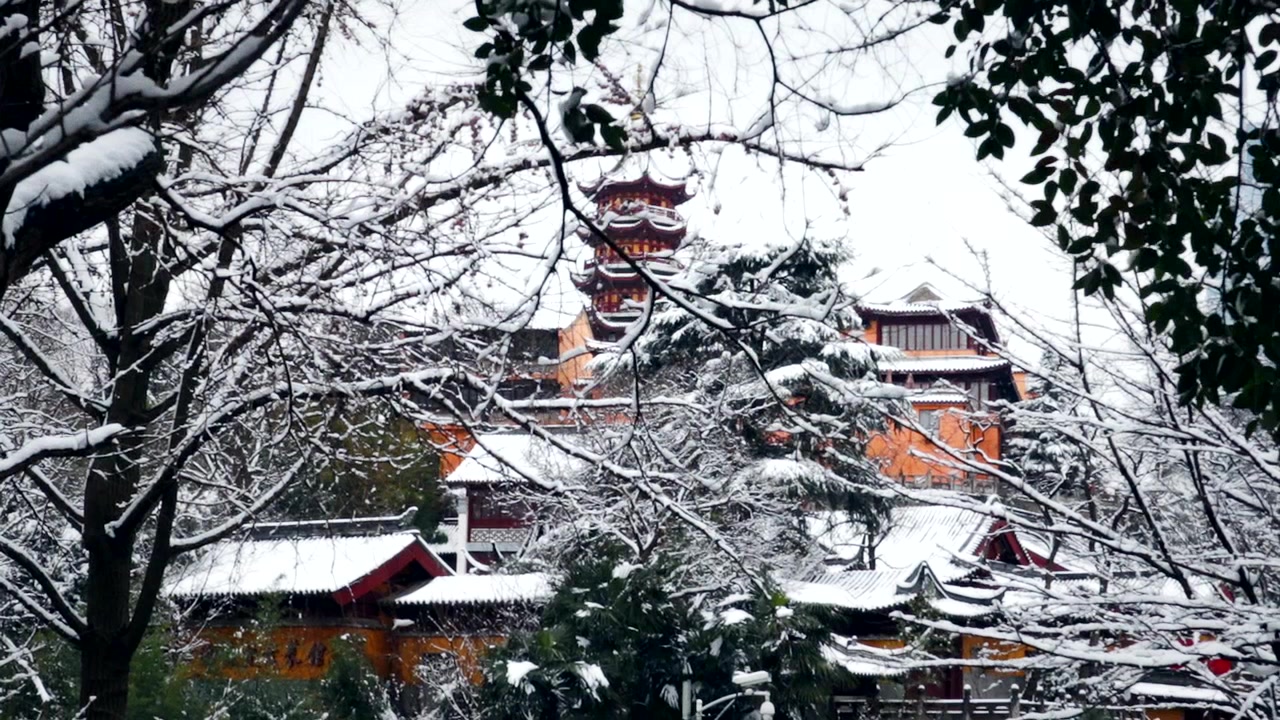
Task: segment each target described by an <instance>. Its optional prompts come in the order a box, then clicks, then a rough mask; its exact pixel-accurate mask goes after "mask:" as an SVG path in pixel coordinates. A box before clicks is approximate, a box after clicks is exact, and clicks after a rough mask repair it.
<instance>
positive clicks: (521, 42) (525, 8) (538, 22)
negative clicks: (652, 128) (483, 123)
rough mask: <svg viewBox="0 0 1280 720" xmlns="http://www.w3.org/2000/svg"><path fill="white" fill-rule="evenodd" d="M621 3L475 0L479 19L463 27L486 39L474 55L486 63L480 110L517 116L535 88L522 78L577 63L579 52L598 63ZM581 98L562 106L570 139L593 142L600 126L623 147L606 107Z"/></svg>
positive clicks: (575, 94) (609, 140)
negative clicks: (490, 0) (556, 66)
mask: <svg viewBox="0 0 1280 720" xmlns="http://www.w3.org/2000/svg"><path fill="white" fill-rule="evenodd" d="M622 5H623V4H622V0H569V2H568V3H565V4H561V3H556V4H547V3H544V2H538V0H516V2H485V0H476V16H475V17H473V18H470V19H468V20H467V21H466V22H464V23H463V27H465V28H467V29H468V30H472V31H474V32H480V33H486V34H487V38H488V39H487V40H486V42H484V43H483V44H481V45H480V47H478V48H477V49H476V52H475V55H476V57H478V58H481V59H483V60H487V61H488V66H487V69H486V79H485V84H484V88H483V89H482V90H481V93H480V104H481V106H482V107H484V109H486V110H488V111H489V112H491V113H493V114H494V115H497V116H498V117H501V118H510V117H513V116H514V115H515V113H516V108H517V107H518V105H519V103H520V100H521V97H522V96H523V97H527V96H528V93H530V92H531V91H532V90H533V86H532V85H530V84H529V82H528V81H527V80H525V79H524V74H526V73H535V72H545V71H549V70H551V68H552V66H553V65H554V64H556V63H563V64H566V65H573V64H574V63H575V62H577V58H578V54H579V53H581V54H582V58H583V59H584V60H586V61H587V62H594V61H595V60H596V58H598V57H599V55H600V43H601V42H602V41H603V40H604V38H605V37H607V36H608V35H611V34H612V33H613V32H614V31H616V30H617V29H618V25H617V24H616V22H617V21H618V20H620V19H621V18H622ZM566 11H567V12H566ZM588 16H589V17H588ZM583 94H585V91H583V90H582V89H581V88H574V89H573V91H572V92H571V93H570V98H569V100H567V101H566V103H565V105H564V107H562V108H561V116H562V121H563V126H564V129H565V131H566V132H567V133H568V134H569V137H570V139H571V140H572V141H574V142H581V143H591V142H595V136H596V129H597V128H599V131H600V137H601V140H602V141H603V142H605V143H606V144H608V145H609V146H610V147H613V148H615V149H621V148H622V144H623V141H624V140H625V138H626V133H625V131H624V130H623V129H622V127H621V126H619V125H616V124H614V120H613V116H612V115H611V114H610V113H609V111H608V110H605V109H604V108H603V107H601V106H599V105H593V104H587V105H581V104H580V101H581V99H582V96H583Z"/></svg>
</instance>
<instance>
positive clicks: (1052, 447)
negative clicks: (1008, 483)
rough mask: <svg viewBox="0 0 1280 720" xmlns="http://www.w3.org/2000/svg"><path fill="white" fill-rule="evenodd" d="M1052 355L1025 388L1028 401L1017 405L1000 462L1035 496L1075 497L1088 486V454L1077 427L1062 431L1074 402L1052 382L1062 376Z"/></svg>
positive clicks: (1059, 361)
mask: <svg viewBox="0 0 1280 720" xmlns="http://www.w3.org/2000/svg"><path fill="white" fill-rule="evenodd" d="M1064 370H1065V368H1064V363H1063V362H1062V359H1061V358H1060V357H1059V356H1058V355H1057V354H1055V353H1051V352H1048V353H1045V354H1044V356H1043V358H1042V360H1041V375H1040V376H1038V377H1036V378H1035V379H1034V380H1033V381H1032V382H1031V383H1030V385H1029V387H1028V390H1029V397H1028V398H1027V399H1026V400H1023V401H1022V402H1019V403H1017V405H1016V406H1015V408H1014V411H1013V413H1011V417H1012V418H1014V419H1015V421H1016V424H1014V426H1013V428H1012V430H1011V431H1010V433H1009V438H1008V442H1007V443H1006V445H1005V460H1006V461H1007V462H1009V463H1010V465H1011V466H1012V467H1013V468H1015V469H1016V470H1017V472H1018V473H1019V474H1020V475H1021V476H1022V477H1023V478H1024V479H1026V480H1027V481H1028V482H1030V483H1031V485H1032V486H1033V487H1034V488H1035V489H1036V490H1038V491H1039V492H1041V493H1043V494H1045V495H1047V496H1049V497H1057V496H1061V497H1078V496H1081V495H1083V494H1085V492H1086V490H1087V489H1088V488H1087V487H1086V484H1087V483H1089V482H1091V478H1092V469H1091V466H1090V452H1089V448H1088V447H1087V446H1086V445H1085V444H1084V443H1083V442H1082V441H1081V439H1080V437H1079V436H1078V435H1073V434H1072V432H1073V431H1075V432H1078V426H1075V425H1064V424H1063V423H1062V422H1061V420H1060V418H1061V417H1062V416H1063V415H1074V414H1075V412H1076V406H1077V404H1078V402H1079V400H1078V399H1077V398H1076V397H1074V396H1072V395H1070V394H1069V393H1068V392H1067V391H1066V390H1065V389H1064V388H1063V385H1062V384H1060V383H1055V382H1052V381H1051V380H1047V379H1045V378H1053V377H1055V376H1057V375H1059V374H1061V373H1062V372H1064Z"/></svg>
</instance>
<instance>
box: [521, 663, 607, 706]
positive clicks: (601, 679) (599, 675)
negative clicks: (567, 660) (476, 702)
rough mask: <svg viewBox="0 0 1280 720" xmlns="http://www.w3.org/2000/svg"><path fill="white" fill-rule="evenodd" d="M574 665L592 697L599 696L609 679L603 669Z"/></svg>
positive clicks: (584, 664) (587, 664) (595, 666)
mask: <svg viewBox="0 0 1280 720" xmlns="http://www.w3.org/2000/svg"><path fill="white" fill-rule="evenodd" d="M574 665H575V667H574V669H575V670H576V671H577V673H578V676H579V677H581V678H582V683H583V684H584V685H586V686H587V689H588V690H590V691H591V695H592V696H593V697H597V698H598V697H600V696H599V694H598V693H597V691H598V690H599V689H600V688H607V687H609V679H608V678H606V677H605V676H604V670H601V669H600V666H599V665H596V664H595V663H584V662H578V663H574ZM508 672H509V671H508Z"/></svg>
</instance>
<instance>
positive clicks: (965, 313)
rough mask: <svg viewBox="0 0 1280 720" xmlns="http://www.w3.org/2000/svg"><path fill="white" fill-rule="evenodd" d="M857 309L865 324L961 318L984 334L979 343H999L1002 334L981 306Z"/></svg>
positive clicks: (870, 306) (915, 306)
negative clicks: (872, 321) (868, 322)
mask: <svg viewBox="0 0 1280 720" xmlns="http://www.w3.org/2000/svg"><path fill="white" fill-rule="evenodd" d="M855 309H856V311H857V313H858V317H860V318H862V320H863V322H866V321H868V320H876V321H884V320H904V319H916V318H937V319H939V320H948V321H949V320H950V318H951V317H952V316H954V317H958V318H960V320H962V321H963V322H964V323H965V324H967V325H972V326H973V327H976V328H978V329H979V330H980V331H981V332H982V337H981V338H979V339H978V340H979V341H982V342H989V343H999V342H1000V333H999V332H998V331H997V330H996V324H995V322H994V321H993V320H992V319H991V311H990V310H988V309H987V308H985V307H983V306H981V305H959V306H947V307H938V306H933V305H926V304H923V303H911V304H904V305H876V304H868V305H857V306H855Z"/></svg>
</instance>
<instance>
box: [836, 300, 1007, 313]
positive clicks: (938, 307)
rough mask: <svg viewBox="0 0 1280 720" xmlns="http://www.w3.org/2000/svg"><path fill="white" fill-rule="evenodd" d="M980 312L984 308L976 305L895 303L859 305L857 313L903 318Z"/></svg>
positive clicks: (961, 303) (958, 303) (984, 309)
mask: <svg viewBox="0 0 1280 720" xmlns="http://www.w3.org/2000/svg"><path fill="white" fill-rule="evenodd" d="M971 310H981V311H983V312H986V308H984V307H982V306H981V305H979V304H977V303H966V302H952V301H948V300H943V301H938V302H895V303H859V304H858V312H859V313H861V314H862V315H895V316H903V317H911V316H928V315H950V314H953V313H959V312H965V311H971Z"/></svg>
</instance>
